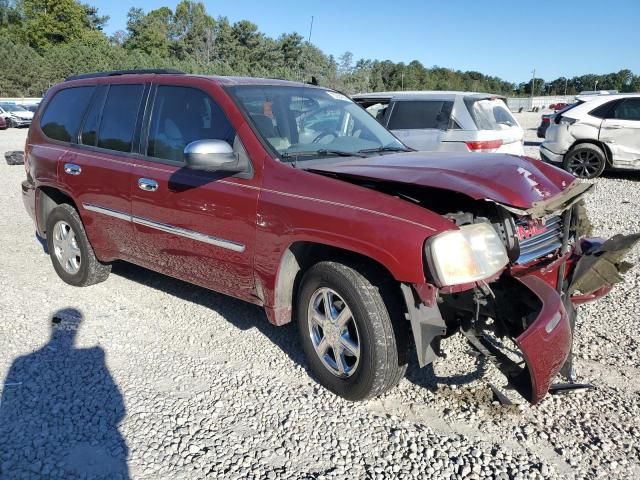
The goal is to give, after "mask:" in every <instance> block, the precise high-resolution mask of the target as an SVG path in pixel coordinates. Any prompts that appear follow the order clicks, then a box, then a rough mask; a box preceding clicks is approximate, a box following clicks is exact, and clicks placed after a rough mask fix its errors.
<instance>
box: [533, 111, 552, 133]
mask: <svg viewBox="0 0 640 480" xmlns="http://www.w3.org/2000/svg"><path fill="white" fill-rule="evenodd" d="M552 117H553V113H543V114H542V117H541V118H540V125H538V130H537V131H536V134H537V135H538V138H544V135H545V133H546V132H547V128H548V127H549V123H550V122H551V118H552Z"/></svg>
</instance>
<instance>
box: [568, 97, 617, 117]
mask: <svg viewBox="0 0 640 480" xmlns="http://www.w3.org/2000/svg"><path fill="white" fill-rule="evenodd" d="M617 103H618V100H614V101H612V102H607V103H603V104H602V105H600V106H599V107H596V108H594V109H593V110H591V111H590V112H589V115H591V116H592V117H596V118H607V117H610V115H609V112H611V110H612V109H613V107H614V105H615V104H617ZM561 113H562V111H561Z"/></svg>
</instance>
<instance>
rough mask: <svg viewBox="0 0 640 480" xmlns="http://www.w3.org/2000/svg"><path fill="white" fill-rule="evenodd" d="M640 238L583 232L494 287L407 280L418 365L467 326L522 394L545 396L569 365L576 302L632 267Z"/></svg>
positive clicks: (605, 288)
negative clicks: (554, 254) (447, 289)
mask: <svg viewBox="0 0 640 480" xmlns="http://www.w3.org/2000/svg"><path fill="white" fill-rule="evenodd" d="M639 239H640V234H639V235H629V236H623V235H618V236H615V237H613V238H611V239H609V240H607V241H605V240H603V239H594V238H583V239H582V240H581V241H580V242H579V244H577V245H576V246H574V247H573V249H572V250H571V251H569V252H567V253H566V254H565V255H563V256H561V257H558V258H556V259H555V260H553V261H551V262H547V263H546V264H543V265H540V264H536V265H527V266H518V267H517V268H514V269H512V270H510V271H507V272H505V273H504V274H503V275H502V277H501V278H500V279H498V280H496V281H495V282H493V283H491V284H490V288H491V291H490V292H487V291H485V292H481V289H474V290H467V291H465V292H459V293H450V294H443V293H442V292H441V293H440V294H438V292H437V291H436V290H435V289H434V288H433V287H430V288H426V286H425V285H414V286H413V291H411V289H409V288H408V286H406V285H403V286H402V289H403V293H404V294H405V300H406V303H407V307H408V314H409V319H410V320H411V327H412V330H413V334H414V340H415V343H416V349H417V352H418V361H419V364H420V366H424V365H426V364H428V363H430V362H432V361H433V360H434V359H435V358H436V357H437V356H439V355H440V349H439V340H440V338H441V337H442V336H448V335H451V334H453V333H455V332H456V331H461V332H462V333H463V335H465V337H467V339H468V340H469V342H470V343H471V344H472V345H473V346H474V347H475V348H476V349H477V350H478V351H479V352H480V353H481V354H483V355H484V356H486V357H487V358H489V359H490V360H491V361H492V362H494V363H495V364H496V365H497V366H498V368H499V369H500V370H501V371H502V372H503V373H504V374H505V375H506V377H507V379H508V381H509V383H510V384H511V385H512V386H513V387H514V388H515V389H516V390H517V391H518V393H520V394H521V395H522V396H523V397H524V398H525V399H526V400H528V401H529V402H531V403H532V404H536V403H538V402H540V400H542V399H543V398H544V397H545V395H546V394H547V392H548V391H549V387H550V385H551V382H552V381H553V379H554V377H555V376H556V375H557V374H558V373H560V372H562V373H563V374H564V375H567V374H568V372H569V371H570V368H569V367H570V366H571V365H572V358H573V354H572V345H573V337H574V334H575V330H574V329H575V309H574V306H575V305H578V304H581V303H584V302H587V301H592V300H597V299H598V298H601V297H602V296H604V295H606V294H607V293H608V292H609V291H610V290H611V288H612V287H613V285H614V284H615V283H617V282H619V281H621V280H622V277H621V275H620V274H621V273H624V272H625V271H626V270H628V268H629V267H630V265H629V264H626V263H625V262H624V261H623V260H622V259H623V257H624V256H625V254H626V253H627V252H628V251H629V249H630V248H631V247H632V246H633V245H634V244H635V243H636V242H637V241H638V240H639ZM560 277H562V288H560V287H559V286H558V280H559V278H560ZM485 290H486V287H485ZM438 299H439V301H438ZM487 319H492V321H490V322H487ZM489 332H492V334H493V335H487V333H489ZM503 337H508V338H510V339H512V340H513V341H514V342H515V344H516V346H517V348H518V350H519V351H520V354H521V356H518V357H519V358H517V359H516V358H515V356H514V355H513V353H514V352H513V351H510V350H507V349H505V348H504V346H503V345H502V344H501V342H499V341H497V339H498V338H503ZM522 360H524V361H522ZM563 367H564V368H563Z"/></svg>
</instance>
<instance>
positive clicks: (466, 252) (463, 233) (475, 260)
mask: <svg viewBox="0 0 640 480" xmlns="http://www.w3.org/2000/svg"><path fill="white" fill-rule="evenodd" d="M425 255H426V257H427V263H428V265H429V268H430V270H431V273H432V274H433V277H434V280H435V282H436V284H437V285H438V286H440V287H445V286H449V285H460V284H464V283H473V282H476V281H478V280H483V279H485V278H488V277H491V276H492V275H495V274H496V273H498V272H499V271H500V270H502V269H503V268H504V267H505V265H506V264H507V263H508V262H509V257H508V256H507V251H506V249H505V247H504V244H503V243H502V240H500V237H499V236H498V234H497V233H496V231H495V230H494V229H493V227H492V226H491V225H490V224H488V223H474V224H473V225H464V226H462V227H460V230H451V231H448V232H444V233H441V234H439V235H435V236H434V237H432V238H430V239H429V240H427V242H426V243H425Z"/></svg>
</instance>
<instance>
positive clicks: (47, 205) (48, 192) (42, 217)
mask: <svg viewBox="0 0 640 480" xmlns="http://www.w3.org/2000/svg"><path fill="white" fill-rule="evenodd" d="M63 203H67V204H69V205H71V206H72V207H73V208H75V209H76V211H77V210H78V206H77V205H76V203H75V202H74V201H73V198H71V196H70V195H69V194H67V193H65V192H63V191H62V190H60V189H58V188H55V187H50V186H41V187H38V189H37V190H36V205H37V207H36V219H37V228H38V233H39V234H40V235H43V236H45V235H46V230H47V218H48V217H49V214H50V213H51V212H52V211H53V209H54V208H56V207H57V206H58V205H61V204H63Z"/></svg>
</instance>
